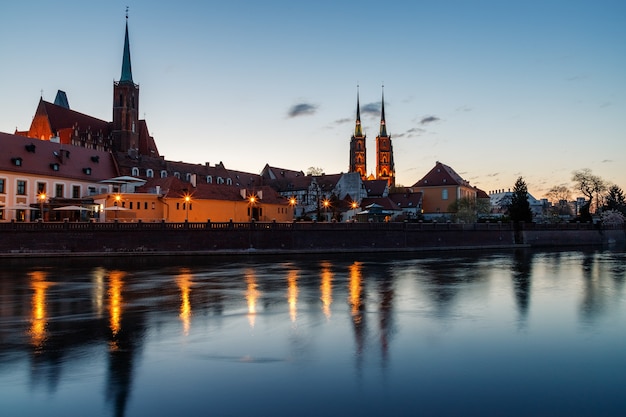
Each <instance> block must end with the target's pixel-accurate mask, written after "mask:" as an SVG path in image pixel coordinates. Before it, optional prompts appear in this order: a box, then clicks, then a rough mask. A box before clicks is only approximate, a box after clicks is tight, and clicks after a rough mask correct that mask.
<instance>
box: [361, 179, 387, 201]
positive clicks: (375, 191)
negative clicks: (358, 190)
mask: <svg viewBox="0 0 626 417" xmlns="http://www.w3.org/2000/svg"><path fill="white" fill-rule="evenodd" d="M363 184H364V185H365V190H366V191H367V195H368V196H370V197H376V196H378V197H381V196H382V195H383V194H384V193H385V189H386V188H387V180H366V181H363Z"/></svg>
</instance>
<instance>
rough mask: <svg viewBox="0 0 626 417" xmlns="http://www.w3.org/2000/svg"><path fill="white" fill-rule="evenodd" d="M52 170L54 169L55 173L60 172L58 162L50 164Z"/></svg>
mask: <svg viewBox="0 0 626 417" xmlns="http://www.w3.org/2000/svg"><path fill="white" fill-rule="evenodd" d="M50 168H52V170H53V171H58V170H59V164H57V163H56V162H55V163H53V164H50Z"/></svg>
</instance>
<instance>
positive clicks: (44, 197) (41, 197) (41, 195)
mask: <svg viewBox="0 0 626 417" xmlns="http://www.w3.org/2000/svg"><path fill="white" fill-rule="evenodd" d="M45 201H46V193H44V192H43V191H42V192H41V193H39V207H40V210H41V212H40V213H41V221H42V222H43V203H44V202H45Z"/></svg>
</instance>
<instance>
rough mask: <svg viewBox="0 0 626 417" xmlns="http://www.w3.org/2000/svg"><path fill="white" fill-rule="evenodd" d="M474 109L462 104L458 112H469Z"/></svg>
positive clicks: (457, 109)
mask: <svg viewBox="0 0 626 417" xmlns="http://www.w3.org/2000/svg"><path fill="white" fill-rule="evenodd" d="M472 110H473V109H472V108H471V107H470V106H461V107H457V108H456V111H458V112H469V111H472Z"/></svg>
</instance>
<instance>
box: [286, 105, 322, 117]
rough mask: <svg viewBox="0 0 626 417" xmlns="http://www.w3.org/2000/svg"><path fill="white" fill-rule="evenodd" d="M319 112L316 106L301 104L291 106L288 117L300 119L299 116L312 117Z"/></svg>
mask: <svg viewBox="0 0 626 417" xmlns="http://www.w3.org/2000/svg"><path fill="white" fill-rule="evenodd" d="M316 111H317V106H316V105H315V104H310V103H299V104H294V105H293V106H291V108H290V109H289V111H288V112H287V116H288V117H298V116H310V115H312V114H315V112H316Z"/></svg>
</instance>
